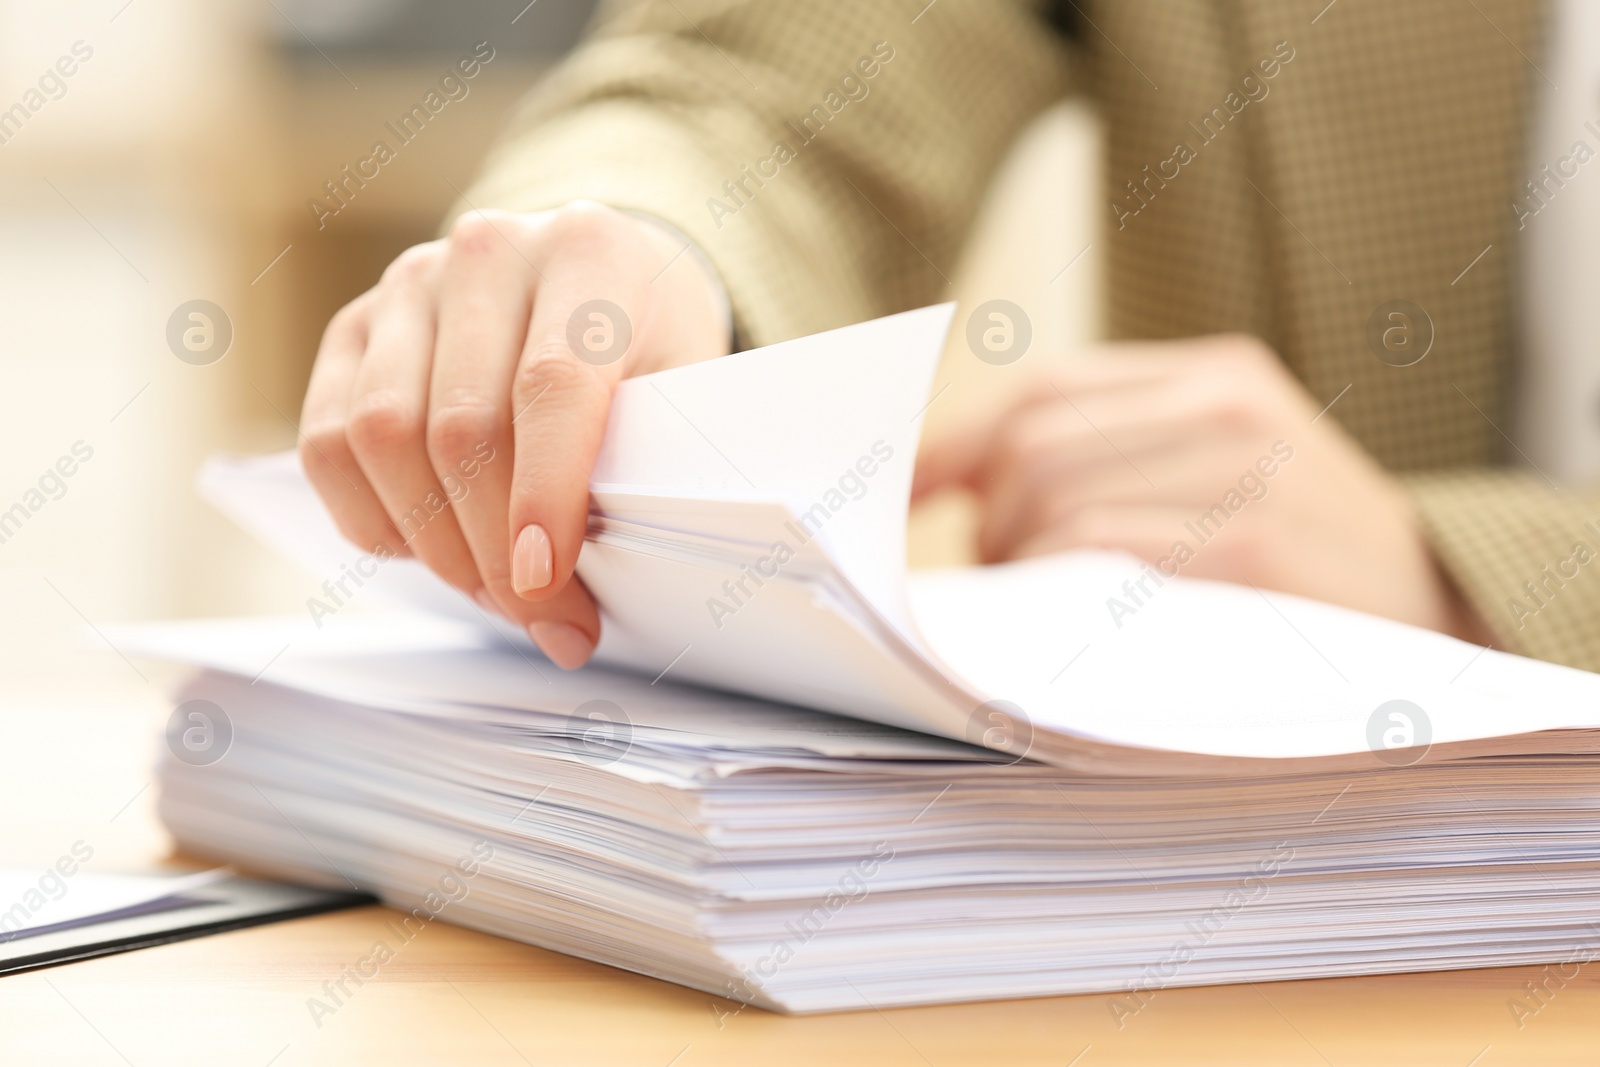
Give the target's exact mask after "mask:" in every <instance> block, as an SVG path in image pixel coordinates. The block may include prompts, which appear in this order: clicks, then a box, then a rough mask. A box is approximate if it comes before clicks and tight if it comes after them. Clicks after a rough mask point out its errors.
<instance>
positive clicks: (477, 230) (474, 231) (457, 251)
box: [450, 211, 510, 256]
mask: <svg viewBox="0 0 1600 1067" xmlns="http://www.w3.org/2000/svg"><path fill="white" fill-rule="evenodd" d="M509 221H510V217H509V216H508V215H506V214H505V213H504V212H501V211H468V212H466V213H465V214H463V215H461V216H460V217H458V218H457V219H456V221H455V222H453V223H451V225H450V251H451V253H452V254H454V255H460V256H485V255H489V254H490V253H492V252H494V251H496V250H497V249H498V248H499V247H500V243H501V241H502V240H503V238H502V237H501V231H502V230H503V229H504V227H505V225H506V224H507V223H509Z"/></svg>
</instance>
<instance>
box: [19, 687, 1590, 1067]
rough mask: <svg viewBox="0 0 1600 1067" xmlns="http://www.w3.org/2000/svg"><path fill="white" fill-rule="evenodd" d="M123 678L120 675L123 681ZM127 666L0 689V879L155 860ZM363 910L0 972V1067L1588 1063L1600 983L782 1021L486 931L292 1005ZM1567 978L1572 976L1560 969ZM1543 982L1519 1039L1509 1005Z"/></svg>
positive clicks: (1444, 985) (373, 921)
mask: <svg viewBox="0 0 1600 1067" xmlns="http://www.w3.org/2000/svg"><path fill="white" fill-rule="evenodd" d="M120 666H121V665H119V668H120ZM139 669H140V670H142V671H144V672H145V673H146V674H149V675H150V681H149V682H148V683H147V682H142V681H140V680H139V679H137V678H134V677H133V671H132V669H129V671H128V675H127V677H128V679H129V680H128V681H127V682H126V683H124V682H122V681H120V680H118V679H117V678H116V676H115V675H112V676H109V678H108V680H105V681H95V680H94V679H87V680H86V679H84V678H82V677H76V678H63V679H61V681H60V682H59V683H58V684H50V683H43V682H34V683H31V684H23V685H22V686H20V687H15V686H12V685H10V684H9V683H8V684H7V685H6V687H5V688H4V691H0V738H3V742H0V812H3V813H4V815H3V816H0V818H3V819H4V831H3V833H0V864H5V865H22V866H25V867H38V868H40V869H41V870H42V869H43V867H44V866H45V865H47V864H49V863H51V862H53V861H54V859H55V857H56V856H57V855H59V854H61V853H62V852H64V851H66V850H67V849H68V848H69V847H70V846H71V845H72V844H73V843H74V842H75V841H79V840H83V841H86V842H89V843H91V844H92V846H93V847H94V849H95V856H94V858H93V859H92V860H91V861H89V862H88V863H86V864H85V865H84V868H85V869H86V870H93V871H105V872H110V871H116V870H118V869H122V870H131V869H136V868H137V867H139V866H141V865H148V864H151V863H155V862H158V861H160V860H161V859H162V858H163V857H164V856H165V855H167V854H168V852H169V849H170V846H169V844H168V842H167V841H166V839H165V838H164V836H163V835H162V833H161V830H160V828H159V826H158V824H157V823H156V821H155V818H154V808H153V798H152V796H151V792H152V790H151V788H150V775H149V768H150V766H151V765H152V764H153V761H154V750H155V745H156V744H157V743H158V738H159V731H160V728H161V725H162V723H163V722H164V720H165V718H166V714H167V712H168V711H169V710H170V709H169V707H168V705H167V703H166V701H165V699H164V697H163V696H162V689H161V682H162V679H161V678H160V677H159V676H158V675H157V674H155V673H153V672H151V671H150V669H149V668H147V667H146V666H145V665H142V664H141V665H140V668H139ZM392 917H393V913H391V912H390V911H388V910H387V909H384V908H379V907H370V908H361V909H357V910H352V911H347V912H341V913H335V914H330V915H323V916H318V917H314V918H309V919H302V920H298V921H295V922H288V923H280V924H276V925H271V926H263V927H257V928H254V929H250V930H242V931H237V932H235V933H230V934H223V935H219V936H216V937H210V938H203V939H200V940H195V941H186V942H181V943H178V944H173V945H167V946H164V947H161V948H155V949H148V950H145V951H141V952H132V953H127V954H124V955H120V956H112V957H108V958H105V959H100V960H91V961H88V962H84V963H78V964H72V965H69V966H65V967H58V968H52V969H48V970H43V971H34V972H31V973H27V974H21V975H15V976H12V977H9V978H0V1063H5V1064H8V1065H9V1064H16V1065H18V1067H23V1065H27V1067H31V1065H33V1064H112V1065H115V1064H131V1065H135V1067H144V1065H146V1064H149V1065H158V1064H159V1065H163V1067H166V1065H186V1064H204V1065H206V1067H214V1065H235V1064H238V1065H248V1067H267V1065H269V1064H271V1065H273V1067H297V1065H302V1064H340V1065H344V1064H366V1063H381V1064H384V1065H386V1067H388V1065H392V1067H403V1065H409V1064H446V1063H448V1064H454V1063H474V1064H508V1065H511V1064H539V1065H541V1067H543V1065H547V1064H593V1065H609V1064H629V1065H633V1067H641V1065H642V1067H701V1065H710V1064H749V1063H761V1064H766V1065H772V1067H777V1065H782V1064H791V1063H792V1064H806V1065H810V1064H852V1063H863V1064H872V1065H873V1067H892V1065H900V1064H904V1065H907V1067H947V1065H948V1067H956V1065H961V1064H983V1065H988V1064H997V1063H1007V1064H1040V1065H1044V1064H1050V1065H1053V1067H1066V1065H1073V1067H1101V1065H1108V1064H1146V1063H1148V1064H1163V1065H1166V1064H1180V1063H1194V1064H1230V1065H1232V1064H1243V1063H1251V1064H1255V1063H1261V1064H1274V1065H1294V1064H1310V1065H1321V1067H1330V1065H1341V1067H1342V1065H1346V1064H1369V1063H1370V1064H1379V1063H1381V1064H1391V1063H1392V1064H1407V1065H1433V1064H1437V1065H1439V1067H1469V1065H1471V1067H1496V1065H1502V1064H1525V1063H1534V1062H1537V1063H1542V1064H1543V1063H1549V1064H1556V1063H1561V1064H1566V1063H1573V1064H1576V1063H1587V1064H1593V1063H1594V1062H1595V1061H1596V1059H1597V1058H1600V1021H1597V1020H1600V981H1597V979H1596V974H1597V973H1600V972H1594V971H1592V969H1591V966H1590V965H1586V966H1584V967H1582V968H1580V969H1579V973H1578V975H1577V977H1576V978H1572V979H1570V980H1568V981H1567V982H1566V983H1565V985H1562V984H1560V982H1559V980H1549V979H1546V978H1544V977H1543V976H1542V974H1541V970H1540V969H1539V968H1513V969H1500V970H1484V971H1457V972H1448V973H1440V974H1423V975H1388V976H1379V977H1371V978H1347V979H1336V980H1323V981H1308V982H1281V983H1268V984H1262V985H1256V986H1251V985H1246V986H1232V987H1219V988H1199V989H1167V990H1162V991H1160V992H1158V993H1156V994H1155V995H1154V997H1152V998H1151V999H1150V1001H1149V1003H1148V1005H1147V1006H1146V1007H1145V1008H1144V1010H1143V1011H1141V1012H1140V1013H1139V1014H1137V1015H1135V1016H1133V1017H1132V1018H1128V1019H1126V1020H1125V1021H1124V1025H1123V1026H1122V1027H1121V1028H1120V1029H1119V1028H1118V1026H1117V1020H1116V1019H1115V1017H1114V1016H1113V1015H1112V1013H1111V1010H1110V1007H1109V1002H1110V998H1109V997H1106V996H1078V997H1055V998H1049V999H1042V1000H1028V1001H1009V1002H1000V1003H988V1004H967V1005H954V1006H946V1007H935V1008H916V1009H898V1010H890V1011H883V1012H879V1011H863V1012H856V1013H850V1014H842V1015H828V1016H814V1017H784V1016H779V1015H774V1014H771V1013H769V1012H765V1011H761V1010H759V1009H756V1008H745V1009H743V1010H740V1009H739V1005H737V1004H735V1003H733V1002H730V1001H724V1000H720V999H718V998H715V997H711V996H709V995H707V994H705V993H700V992H696V991H693V990H689V989H684V988H681V987H679V986H676V985H672V984H670V983H667V982H661V981H656V980H654V979H650V978H645V977H642V976H639V975H635V974H630V973H627V972H624V971H618V970H614V969H612V968H610V967H605V966H601V965H599V964H595V963H590V962H587V961H585V960H578V959H573V958H570V957H567V956H562V955H559V954H557V953H553V952H547V951H545V950H543V949H538V948H533V947H530V946H527V945H521V944H517V943H515V942H511V941H504V940H501V939H499V938H495V937H490V936H488V935H486V934H480V933H476V932H473V931H470V930H464V929H460V928H457V927H453V926H449V925H447V924H445V923H436V924H432V925H430V926H429V927H428V928H427V929H426V930H425V931H423V932H422V933H421V934H420V935H419V936H418V937H417V938H416V940H414V941H412V942H410V943H409V944H407V945H405V946H404V947H403V948H402V949H401V950H400V951H399V952H398V953H397V954H396V955H395V957H394V959H393V960H391V961H390V962H389V963H388V964H386V965H385V966H384V968H383V970H382V971H381V972H380V974H379V976H378V977H377V978H376V979H373V980H370V981H368V982H367V983H366V984H365V985H363V986H361V987H360V988H355V987H353V986H352V987H351V988H352V990H353V995H352V996H350V997H349V998H348V999H347V1000H345V1002H344V1003H343V1005H342V1006H340V1007H338V1008H337V1009H336V1010H335V1011H334V1013H333V1014H331V1015H324V1016H323V1017H322V1018H321V1019H320V1025H319V1020H316V1019H314V1018H313V1017H312V1014H311V1012H310V1010H309V1007H308V1000H309V998H311V997H313V996H319V997H322V996H325V994H323V991H322V986H323V984H324V983H325V982H328V981H330V980H333V979H336V978H338V977H339V974H340V971H341V970H342V969H343V968H344V967H346V966H347V965H350V964H353V963H354V962H355V961H357V960H359V959H361V958H362V957H363V956H365V955H367V954H368V952H369V951H370V949H371V946H372V944H373V943H374V942H375V941H377V940H378V939H379V938H381V937H383V936H384V923H385V922H386V921H388V920H389V919H390V918H392ZM1567 972H1568V973H1569V974H1570V973H1571V968H1570V967H1569V968H1568V969H1567ZM1530 981H1531V982H1533V983H1535V984H1539V983H1541V982H1545V983H1547V985H1546V988H1547V992H1545V993H1544V997H1545V1000H1546V1004H1545V1006H1544V1007H1543V1008H1542V1009H1541V1010H1540V1011H1539V1012H1538V1013H1537V1014H1536V1015H1532V1016H1530V1017H1525V1018H1524V1019H1523V1020H1522V1025H1521V1026H1520V1027H1519V1026H1518V1021H1517V1019H1516V1018H1515V1017H1514V1016H1513V1014H1512V1012H1511V1009H1510V1007H1509V1006H1508V1002H1509V1001H1510V999H1511V998H1513V997H1516V996H1519V995H1521V996H1523V997H1524V998H1526V996H1527V991H1526V989H1525V987H1524V983H1527V982H1530Z"/></svg>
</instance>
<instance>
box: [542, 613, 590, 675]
mask: <svg viewBox="0 0 1600 1067" xmlns="http://www.w3.org/2000/svg"><path fill="white" fill-rule="evenodd" d="M528 636H529V637H531V638H533V643H534V644H536V645H538V646H539V648H540V649H541V650H543V652H544V654H545V655H547V656H549V657H550V659H551V661H552V662H554V663H555V665H556V666H557V667H562V668H564V669H566V670H569V671H570V670H573V669H575V668H577V667H581V666H583V665H584V664H585V663H587V662H588V661H589V657H590V655H592V654H593V653H594V642H593V641H591V640H589V635H588V634H586V633H584V632H583V631H582V630H580V629H578V628H577V627H576V626H573V625H572V624H571V623H565V622H530V623H529V624H528Z"/></svg>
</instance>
